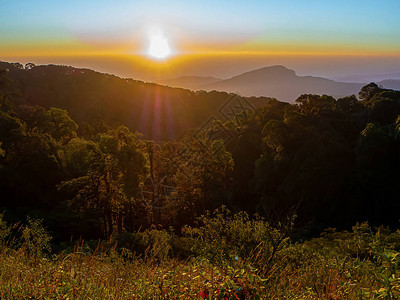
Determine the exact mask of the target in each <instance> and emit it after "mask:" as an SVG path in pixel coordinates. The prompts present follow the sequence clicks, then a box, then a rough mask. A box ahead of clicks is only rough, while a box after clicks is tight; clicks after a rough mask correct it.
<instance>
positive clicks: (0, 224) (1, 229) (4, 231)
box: [0, 214, 11, 246]
mask: <svg viewBox="0 0 400 300" xmlns="http://www.w3.org/2000/svg"><path fill="white" fill-rule="evenodd" d="M10 233H11V228H10V227H9V226H8V225H7V222H5V221H4V220H3V214H0V246H3V244H4V243H5V241H6V239H7V237H8V236H9V235H10Z"/></svg>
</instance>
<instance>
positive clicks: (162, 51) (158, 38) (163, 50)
mask: <svg viewBox="0 0 400 300" xmlns="http://www.w3.org/2000/svg"><path fill="white" fill-rule="evenodd" d="M149 39H150V46H149V50H148V54H149V55H150V56H151V57H154V58H157V59H164V58H167V57H168V56H169V55H170V54H171V48H170V47H169V44H168V40H167V38H166V37H165V36H163V35H161V34H157V35H152V36H150V38H149Z"/></svg>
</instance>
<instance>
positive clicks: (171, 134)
mask: <svg viewBox="0 0 400 300" xmlns="http://www.w3.org/2000/svg"><path fill="white" fill-rule="evenodd" d="M0 69H8V70H9V72H8V76H9V77H10V78H12V79H13V80H14V81H15V82H16V83H17V85H18V87H19V89H20V90H21V91H22V94H23V99H22V101H24V102H25V103H26V104H29V105H38V106H41V107H44V108H49V107H58V108H63V109H66V110H68V112H69V114H70V116H71V117H72V118H73V119H74V120H75V121H76V122H77V123H78V124H83V123H91V124H92V123H96V122H97V121H98V120H102V122H106V123H109V124H114V125H115V124H124V125H126V126H128V128H129V129H131V130H137V131H139V132H141V133H143V134H144V136H145V137H146V138H151V139H155V140H160V139H173V138H176V137H178V136H179V135H180V134H181V133H182V132H183V131H185V130H188V129H191V128H194V127H199V126H201V125H202V124H203V123H205V122H207V120H208V119H209V118H211V117H212V116H214V117H217V118H218V116H219V115H218V109H219V108H220V107H221V106H222V105H223V104H224V103H226V102H227V101H228V100H229V99H230V98H231V95H229V94H228V93H225V92H215V91H214V92H192V91H190V90H186V89H182V88H170V87H165V86H161V85H158V84H154V83H146V82H143V81H138V80H134V79H126V78H119V77H117V76H115V75H110V74H103V73H99V72H95V71H92V70H88V69H78V68H73V67H68V66H56V65H43V66H34V67H32V68H27V69H24V68H23V66H22V65H20V64H11V63H6V62H0ZM247 100H248V101H249V102H250V103H252V104H254V106H258V105H263V104H265V103H267V102H268V101H269V99H268V98H258V99H255V98H252V99H247Z"/></svg>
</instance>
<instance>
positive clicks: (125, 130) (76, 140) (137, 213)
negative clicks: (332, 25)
mask: <svg viewBox="0 0 400 300" xmlns="http://www.w3.org/2000/svg"><path fill="white" fill-rule="evenodd" d="M0 66H1V67H2V68H3V69H2V70H1V71H0V195H1V200H0V212H1V218H0V243H1V249H2V250H1V251H0V253H1V257H2V261H3V262H2V263H0V270H1V272H0V274H2V275H0V277H1V280H0V281H2V282H8V283H9V285H6V284H4V285H2V284H1V283H0V292H1V293H3V296H2V297H5V299H8V298H10V299H12V297H13V296H14V297H22V298H24V297H26V298H27V297H28V296H29V297H33V298H30V299H42V298H43V299H44V298H45V297H48V298H46V299H53V298H52V297H54V299H61V298H62V299H67V296H68V295H69V296H68V297H69V299H84V298H86V299H89V298H93V299H96V298H103V297H106V296H105V295H108V296H107V297H110V298H112V297H114V298H113V299H125V298H127V299H136V298H139V299H145V298H153V297H154V299H185V297H186V299H189V298H191V297H195V296H194V295H196V296H197V297H200V298H210V299H211V298H213V297H216V298H221V299H223V298H224V297H225V299H261V298H263V299H266V298H270V297H272V298H277V299H278V298H279V299H287V298H290V299H293V298H295V297H299V298H307V297H308V298H310V299H343V298H349V299H356V298H357V299H364V297H365V298H366V299H367V298H372V297H377V298H379V297H381V298H385V297H386V298H387V299H396V297H399V293H400V289H399V285H400V284H399V282H400V279H399V277H398V273H399V270H398V263H399V262H400V261H399V256H398V252H396V251H397V250H398V248H399V247H400V244H399V243H400V235H399V232H398V231H396V230H397V229H398V228H399V221H400V219H399V214H398V212H399V209H400V201H399V200H400V199H399V192H398V183H399V182H400V173H399V169H400V91H395V90H390V89H384V88H382V87H379V86H378V85H376V84H375V83H370V84H368V85H366V86H364V87H363V88H362V89H361V90H360V92H359V94H358V95H357V96H355V95H349V96H347V97H344V98H340V99H334V98H333V97H331V96H328V95H312V94H305V95H299V97H298V99H297V100H296V103H294V104H289V103H285V102H280V101H279V100H277V99H273V98H265V97H261V98H254V97H253V98H246V97H241V96H239V95H234V94H228V93H223V92H216V91H212V92H191V91H189V90H184V89H177V88H174V89H173V88H167V87H162V86H158V85H155V84H149V83H143V82H140V81H134V80H125V79H121V78H118V77H116V76H113V75H107V74H100V73H96V72H94V71H90V70H86V71H82V70H81V69H74V68H71V67H60V66H35V65H32V64H27V65H26V66H22V65H19V64H9V63H1V65H0ZM80 91H82V93H80ZM106 98H107V99H106ZM146 99H150V100H148V101H150V102H151V105H150V107H161V108H160V111H159V114H157V111H156V110H154V111H149V110H146V103H147V104H148V103H149V102H146ZM165 99H167V100H165ZM120 100H121V102H120ZM164 100H165V101H167V104H165V103H164V102H163V103H162V104H161V103H159V101H164ZM157 105H158V106H157ZM144 111H147V114H146V119H145V121H144V123H143V122H142V123H141V122H140V117H141V115H143V112H144ZM232 112H234V114H233V113H232ZM168 120H173V121H174V122H175V125H176V126H172V125H171V124H172V123H171V122H169V121H168ZM155 124H156V125H158V127H156V128H155ZM13 224H14V225H13ZM16 253H17V254H16ZM18 253H20V256H18V255H19V254H18ZM21 253H25V254H24V255H26V256H23V255H22V254H21ZM68 253H72V256H68V255H67V254H68ZM79 253H83V254H79ZM99 253H105V254H104V255H106V256H101V255H100V254H99ZM51 255H53V259H50V258H49V257H51ZM57 255H59V256H57ZM12 257H19V258H18V259H20V260H18V259H17V258H15V259H14V260H12V259H11V258H12ZM21 257H22V258H21ZM43 257H47V259H46V260H45V261H44V260H43V262H41V263H40V264H38V263H36V261H37V260H38V259H39V260H41V259H45V258H43ZM54 257H55V258H54ZM189 258H190V259H196V260H195V261H191V262H190V263H189V262H188V261H189ZM24 259H26V260H27V261H25V260H24ZM11 260H12V261H11ZM89 261H90V263H91V264H93V265H91V267H87V265H89ZM85 262H86V265H85ZM13 264H15V265H13ZM322 265H323V267H321V266H322ZM9 266H14V267H9ZM21 266H23V267H21ZM106 266H108V267H107V268H109V269H107V270H108V271H104V272H103V271H101V272H103V273H104V274H103V275H102V276H104V278H105V279H104V280H103V281H101V280H98V279H96V278H97V277H96V276H97V275H95V273H96V272H97V271H96V268H98V269H99V270H100V269H101V270H104V268H106ZM154 266H156V267H154ZM295 266H296V267H295ZM319 267H321V269H319ZM8 268H14V269H15V270H19V272H21V274H20V275H19V277H18V278H19V279H16V278H14V279H11V278H9V277H7V276H8V275H7V270H8V271H10V270H12V269H8ZM23 268H26V270H30V271H29V272H30V273H32V272H33V273H36V274H41V275H40V276H43V278H42V277H40V276H39V277H40V278H42V279H41V280H43V282H42V283H40V282H38V281H34V282H36V283H35V284H34V285H31V286H29V287H25V288H22V285H21V282H32V278H31V277H29V276H32V275H29V272H28V271H24V272H23V271H22V269H23ZM46 268H47V269H46ZM307 268H309V269H307ZM55 269H57V270H58V271H57V272H56V271H54V270H55ZM59 269H62V270H64V275H62V274H61V273H60V270H59ZM78 269H79V270H80V271H79V272H81V273H77V272H78ZM318 269H319V271H318V272H314V271H315V270H318ZM50 270H53V271H50ZM182 270H185V271H182ZM46 272H47V273H46ZM49 272H50V273H52V272H53V273H54V272H55V273H54V274H55V275H54V280H53V281H54V286H53V287H51V286H50V285H49V286H47V283H46V279H45V278H46V276H50V275H48V274H50V273H49ZM99 272H100V271H99ZM107 272H108V273H107ZM118 272H120V273H121V274H122V273H123V274H122V275H121V274H117V273H118ZM132 272H133V273H132ZM134 272H141V273H140V275H138V274H139V273H138V274H134ZM152 272H160V276H158V275H157V276H156V277H154V273H152ZM324 272H325V273H324ZM368 272H370V273H368ZM46 274H47V275H46ZM60 274H61V275H60ZM79 274H81V275H79ZM82 274H83V275H82ZM157 274H158V273H157ZM188 274H189V275H190V274H191V276H192V277H191V276H189V275H188ZM371 274H378V275H376V276H375V275H371ZM379 274H380V275H379ZM58 276H61V277H60V278H59V277H58ZM63 276H65V278H64V279H62V278H63ZM68 276H69V277H68ZM152 276H153V277H152ZM179 276H181V277H179ZM185 276H186V277H185ZM187 276H188V277H187ZM311 276H317V277H318V278H317V277H315V278H311ZM374 276H375V277H376V278H378V279H377V280H375V279H374V278H375V277H374ZM385 276H386V277H385ZM79 278H80V279H79ZM118 278H120V280H121V283H118V280H117V279H118ZM126 278H136V279H137V278H141V279H140V280H142V281H140V283H137V284H136V285H132V286H130V285H128V284H127V282H126V280H127V279H126ZM160 278H163V279H162V280H161V279H160ZM136 279H135V280H136ZM15 280H20V282H16V281H15ZM24 280H25V281H24ZM85 280H89V281H90V280H92V281H91V282H90V283H88V282H86V283H82V282H83V281H85ZM107 280H109V281H107ZM146 280H147V281H146ZM163 280H164V281H165V283H164V286H163V282H164V281H163ZM13 282H14V283H15V285H13V284H14V283H13ZM136 282H137V281H136ZM314 282H315V283H314ZM328 283H329V284H328ZM41 285H44V286H45V287H44V288H43V289H41V288H39V287H40V286H41ZM86 285H87V286H86ZM167 285H168V288H167ZM13 286H16V287H18V288H12V287H13ZM83 286H86V288H83ZM222 286H223V288H222ZM75 289H77V291H75ZM79 289H81V290H80V291H79ZM152 289H153V290H152ZM217 290H218V292H217ZM25 292H28V293H30V294H29V295H27V294H25V296H23V295H24V294H23V293H25ZM125 292H126V293H127V294H123V293H125ZM4 293H5V294H4ZM41 293H42V294H41ZM52 293H53V294H52ZM84 293H87V294H84ZM113 293H115V294H113ZM135 293H136V296H135ZM111 294H112V295H113V296H112V297H111V296H110V295H111ZM21 295H22V296H21ZM82 295H86V296H82ZM154 295H157V296H154ZM57 297H59V298H57ZM79 297H83V298H79ZM235 297H236V298H235ZM257 297H258V298H257ZM22 298H21V299H22ZM386 298H385V299H386Z"/></svg>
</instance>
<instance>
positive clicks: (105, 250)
mask: <svg viewBox="0 0 400 300" xmlns="http://www.w3.org/2000/svg"><path fill="white" fill-rule="evenodd" d="M252 228H254V230H251V229H252ZM283 230H284V227H281V228H280V229H279V228H276V227H272V226H271V225H270V224H268V223H266V222H265V221H264V220H262V219H257V218H256V219H252V218H249V217H248V216H247V215H246V214H243V213H240V214H235V215H232V214H230V213H226V212H221V211H219V212H216V213H215V214H213V215H208V216H207V217H206V219H203V223H202V225H200V226H199V227H197V228H186V229H185V232H186V235H185V236H183V237H182V236H176V235H174V234H172V233H168V232H166V231H159V230H152V231H147V232H143V233H136V234H131V235H130V238H131V240H133V242H132V243H130V244H129V243H128V242H127V240H129V238H128V237H129V236H128V237H127V234H125V237H124V240H125V246H127V248H122V247H121V245H120V246H118V244H116V243H113V242H108V243H106V242H101V243H98V245H97V247H96V248H94V249H90V248H89V247H88V244H87V243H83V242H81V243H79V244H78V245H76V246H75V248H74V249H73V250H71V251H64V252H61V253H57V254H52V253H51V252H49V249H48V243H49V241H50V240H49V236H48V235H47V233H46V232H45V231H44V229H43V226H42V225H41V223H40V222H39V221H35V220H31V221H30V222H28V223H27V225H24V226H22V225H21V226H19V225H18V226H14V227H11V226H8V225H7V224H5V222H3V221H2V219H1V218H0V235H1V236H0V238H1V240H0V243H1V246H0V297H1V299H202V298H203V299H398V297H400V284H399V283H400V268H399V264H400V255H399V252H397V251H398V250H399V248H400V233H399V232H394V233H391V232H389V231H388V230H385V229H376V230H375V229H372V228H370V227H369V226H368V225H367V224H366V223H364V224H359V225H357V226H355V227H354V228H353V230H352V231H351V232H336V231H335V230H329V231H327V232H325V233H324V234H323V235H321V237H319V238H315V239H312V240H310V241H306V242H303V243H292V242H290V240H289V238H288V236H287V235H286V234H283V233H282V232H281V231H283ZM15 231H16V233H19V235H18V234H16V233H15ZM13 232H14V233H13ZM28 233H29V234H28ZM13 235H14V236H13ZM115 240H118V238H117V237H116V238H115ZM278 242H279V245H278ZM188 245H190V246H191V247H190V248H191V250H190V249H189V250H188V249H184V251H183V250H182V248H186V247H187V246H188ZM202 245H203V246H202ZM274 249H275V250H274ZM179 250H182V251H183V252H185V251H186V252H185V253H187V251H189V252H190V254H191V255H189V256H188V257H186V258H185V259H182V257H180V258H178V257H179V256H178V255H177V253H179Z"/></svg>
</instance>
